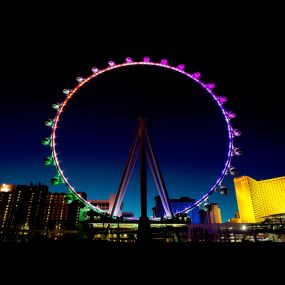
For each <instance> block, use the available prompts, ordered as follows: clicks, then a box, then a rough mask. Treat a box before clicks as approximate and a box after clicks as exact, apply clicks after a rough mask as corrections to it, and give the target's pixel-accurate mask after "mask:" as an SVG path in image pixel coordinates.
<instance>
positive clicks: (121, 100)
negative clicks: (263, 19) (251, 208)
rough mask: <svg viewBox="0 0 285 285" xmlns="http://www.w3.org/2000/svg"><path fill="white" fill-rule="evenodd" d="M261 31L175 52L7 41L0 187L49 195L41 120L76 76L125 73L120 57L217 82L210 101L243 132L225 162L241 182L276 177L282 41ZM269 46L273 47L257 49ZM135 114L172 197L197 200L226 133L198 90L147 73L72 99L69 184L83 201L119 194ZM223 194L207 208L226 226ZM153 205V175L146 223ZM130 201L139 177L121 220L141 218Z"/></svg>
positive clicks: (101, 83)
mask: <svg viewBox="0 0 285 285" xmlns="http://www.w3.org/2000/svg"><path fill="white" fill-rule="evenodd" d="M265 26H266V25H264V26H263V25H262V26H260V28H259V29H253V27H255V24H254V23H252V26H250V27H251V28H247V29H246V30H244V29H242V30H241V31H240V32H239V33H238V34H235V36H231V35H227V37H224V36H223V35H221V34H220V35H219V37H216V38H215V39H213V40H211V41H207V40H205V39H204V41H203V42H202V43H201V42H200V44H199V45H198V44H193V45H189V44H188V45H183V44H182V43H181V42H180V45H178V47H167V46H169V45H170V46H175V43H173V42H172V43H171V42H170V43H168V44H164V43H163V42H161V43H160V45H156V43H153V44H150V45H149V46H148V47H145V46H146V43H144V44H141V45H140V44H138V45H136V46H135V45H134V44H132V43H130V44H129V45H128V44H125V45H124V46H125V47H119V45H118V47H117V46H116V45H115V44H114V43H110V44H106V45H103V44H102V46H105V47H101V45H100V44H98V43H97V44H95V41H92V40H91V39H90V37H89V38H88V39H87V40H86V38H84V37H83V39H82V42H81V44H78V43H77V45H76V46H72V47H71V46H69V47H67V46H65V47H64V48H63V47H62V45H63V44H66V43H65V42H64V40H63V41H62V42H59V41H58V40H57V38H56V39H55V38H54V39H51V38H46V37H43V36H40V35H37V36H36V35H35V33H32V34H30V35H29V37H26V39H27V40H26V42H25V41H24V38H21V39H19V41H17V43H18V45H17V46H16V45H15V44H12V45H10V43H7V45H6V50H5V51H6V52H5V55H6V61H5V62H3V63H2V67H1V79H0V80H1V91H0V92H1V94H0V96H1V107H2V108H1V112H0V118H1V160H0V161H1V162H0V183H13V184H26V183H29V182H30V181H33V182H38V181H41V182H42V183H45V184H48V185H50V184H49V180H50V178H51V177H52V176H54V175H55V169H54V168H52V167H50V168H49V167H45V166H44V165H43V163H42V160H43V158H44V157H45V156H47V155H49V150H48V149H47V148H46V147H44V146H42V145H41V140H42V139H43V138H44V137H46V136H48V135H49V133H50V129H49V128H47V127H45V126H44V121H45V120H46V119H49V118H53V117H54V115H55V111H54V110H53V109H52V107H51V105H52V104H53V103H55V102H61V101H62V100H63V99H64V96H65V95H64V94H63V93H62V90H63V89H64V88H72V87H74V86H75V84H76V80H75V78H76V77H77V76H83V77H87V76H88V75H90V74H91V68H92V67H93V66H97V67H99V68H100V69H102V68H104V67H106V66H107V63H108V61H109V60H114V61H115V62H116V63H121V62H124V61H125V58H126V57H127V56H130V57H132V58H133V59H134V60H141V59H142V58H143V57H144V56H149V57H150V58H151V59H152V60H153V61H154V62H160V60H161V59H162V58H167V59H168V61H169V64H170V65H174V66H176V65H178V64H180V63H183V64H185V66H186V68H185V70H186V71H188V72H190V73H191V72H195V71H200V72H201V73H202V77H201V80H202V81H203V82H209V81H213V82H215V83H216V88H215V93H216V94H217V95H219V94H220V95H225V96H227V97H228V102H227V103H226V109H228V110H233V111H234V112H236V113H237V118H236V119H234V120H233V126H234V127H236V128H238V129H240V130H241V131H242V136H241V137H240V138H237V139H235V145H236V146H238V147H241V148H243V149H244V151H245V154H244V155H243V156H242V157H239V158H234V159H233V163H232V164H233V165H234V166H236V167H237V168H239V170H240V172H239V175H248V176H251V177H253V178H255V179H266V178H272V177H278V176H283V175H284V174H285V173H284V160H285V152H284V145H285V144H284V143H285V135H284V118H283V117H284V111H283V109H284V105H283V102H284V100H283V97H284V94H283V93H284V91H283V82H284V79H283V75H284V71H281V72H279V71H278V70H279V69H280V68H281V67H282V62H283V61H284V55H283V54H282V53H281V50H282V48H281V46H280V44H279V38H278V37H276V36H275V34H273V33H269V32H267V30H265V29H263V27H265ZM235 31H236V32H237V31H238V28H237V30H235ZM245 31H246V33H245ZM45 32H46V31H45ZM242 32H243V33H242ZM193 37H194V35H193ZM208 39H209V38H208ZM221 39H222V40H221ZM192 40H193V38H192ZM173 41H174V40H173ZM196 41H197V42H199V41H200V38H199V39H198V38H197V39H196ZM87 42H88V43H87ZM13 43H16V41H15V40H14V41H13ZM265 43H267V44H268V43H270V45H269V46H266V47H265ZM12 46H13V48H11V49H10V47H12ZM106 46H107V47H106ZM126 46H127V47H126ZM154 46H160V47H154ZM165 46H166V47H165ZM179 46H180V47H179ZM85 47H86V48H85ZM141 112H143V113H144V114H145V115H146V117H147V126H148V128H149V132H150V135H151V137H152V140H153V144H154V148H155V151H156V153H157V157H158V160H159V162H160V167H161V170H162V173H163V176H164V178H165V181H166V185H167V188H168V192H169V196H170V197H173V198H178V197H180V196H190V197H192V198H196V199H197V198H199V197H200V196H201V195H202V194H203V193H205V192H207V191H208V189H209V188H210V186H211V185H212V184H213V183H214V182H215V181H216V179H217V177H218V175H219V173H220V171H221V170H222V167H223V165H224V161H225V159H226V155H227V149H226V146H227V144H228V140H227V132H226V124H225V122H224V121H223V117H222V115H221V112H220V110H219V108H218V107H217V106H216V104H215V103H214V101H213V100H212V99H211V97H210V95H208V94H207V93H206V92H205V91H203V90H202V89H201V88H200V87H199V86H198V85H197V84H195V83H193V82H192V81H191V80H190V79H188V78H186V77H184V76H182V75H179V74H176V73H174V72H173V71H169V70H162V69H157V68H152V67H140V68H135V67H131V68H129V69H120V70H118V71H114V72H111V73H107V74H106V75H103V76H101V77H98V78H97V79H95V80H94V81H92V82H91V83H90V84H88V85H87V86H86V87H84V88H83V89H81V90H80V92H78V94H77V95H76V96H75V97H73V99H71V100H70V103H69V104H68V106H67V108H66V112H65V113H64V114H63V116H62V120H61V122H60V128H59V131H58V152H59V158H60V161H61V163H62V167H63V169H64V171H65V173H66V176H67V177H69V179H70V182H71V183H72V184H73V185H74V186H75V188H76V189H77V190H78V191H85V192H87V194H88V198H90V199H95V198H97V199H105V198H108V195H109V194H111V193H115V192H116V189H117V185H118V183H119V179H120V175H121V173H122V169H123V166H124V162H125V160H126V157H127V154H128V151H129V148H130V146H131V142H132V139H133V135H134V132H135V128H136V126H137V117H138V114H139V113H141ZM224 184H225V185H227V186H228V187H229V194H228V196H226V197H224V196H220V195H218V194H214V195H212V196H211V197H210V202H217V203H219V204H220V206H221V209H222V218H223V221H226V220H227V219H229V218H230V217H232V216H233V215H234V212H235V211H236V210H237V205H236V199H235V193H234V188H233V182H232V177H228V178H226V180H225V183H224ZM50 190H51V191H52V192H55V191H56V192H58V191H60V192H61V191H65V187H62V186H60V187H54V186H51V185H50ZM155 195H157V192H156V189H155V187H154V183H153V182H152V180H151V177H150V174H149V199H148V201H149V214H151V207H152V206H154V202H153V197H154V196H155ZM138 199H139V169H138V167H136V168H135V170H134V173H133V177H132V180H131V182H130V185H129V187H128V190H127V194H126V200H125V202H124V210H130V211H135V213H136V215H137V216H138V215H139V209H138V207H139V204H138Z"/></svg>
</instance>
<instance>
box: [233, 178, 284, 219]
mask: <svg viewBox="0 0 285 285" xmlns="http://www.w3.org/2000/svg"><path fill="white" fill-rule="evenodd" d="M234 185H235V192H236V198H237V203H238V209H239V214H240V219H241V222H242V223H258V222H261V221H263V220H264V218H265V217H266V216H271V215H275V214H280V213H284V212H285V176H283V177H278V178H272V179H267V180H261V181H257V180H254V179H253V178H250V177H248V176H242V177H237V178H234Z"/></svg>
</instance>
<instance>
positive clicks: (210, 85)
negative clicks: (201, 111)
mask: <svg viewBox="0 0 285 285" xmlns="http://www.w3.org/2000/svg"><path fill="white" fill-rule="evenodd" d="M207 86H208V88H209V89H210V90H212V89H214V88H215V86H216V85H215V83H213V82H210V83H208V84H207Z"/></svg>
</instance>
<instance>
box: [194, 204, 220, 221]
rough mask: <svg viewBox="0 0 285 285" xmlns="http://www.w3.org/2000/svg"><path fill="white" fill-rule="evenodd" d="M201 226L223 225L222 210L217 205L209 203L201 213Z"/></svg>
mask: <svg viewBox="0 0 285 285" xmlns="http://www.w3.org/2000/svg"><path fill="white" fill-rule="evenodd" d="M199 212H200V220H201V224H221V223H222V215H221V209H220V207H219V205H218V204H217V203H208V204H206V205H205V208H204V209H201V210H200V211H199Z"/></svg>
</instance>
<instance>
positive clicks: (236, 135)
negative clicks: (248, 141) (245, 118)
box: [233, 129, 241, 137]
mask: <svg viewBox="0 0 285 285" xmlns="http://www.w3.org/2000/svg"><path fill="white" fill-rule="evenodd" d="M233 135H234V136H235V137H239V136H241V131H240V130H238V129H234V130H233Z"/></svg>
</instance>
